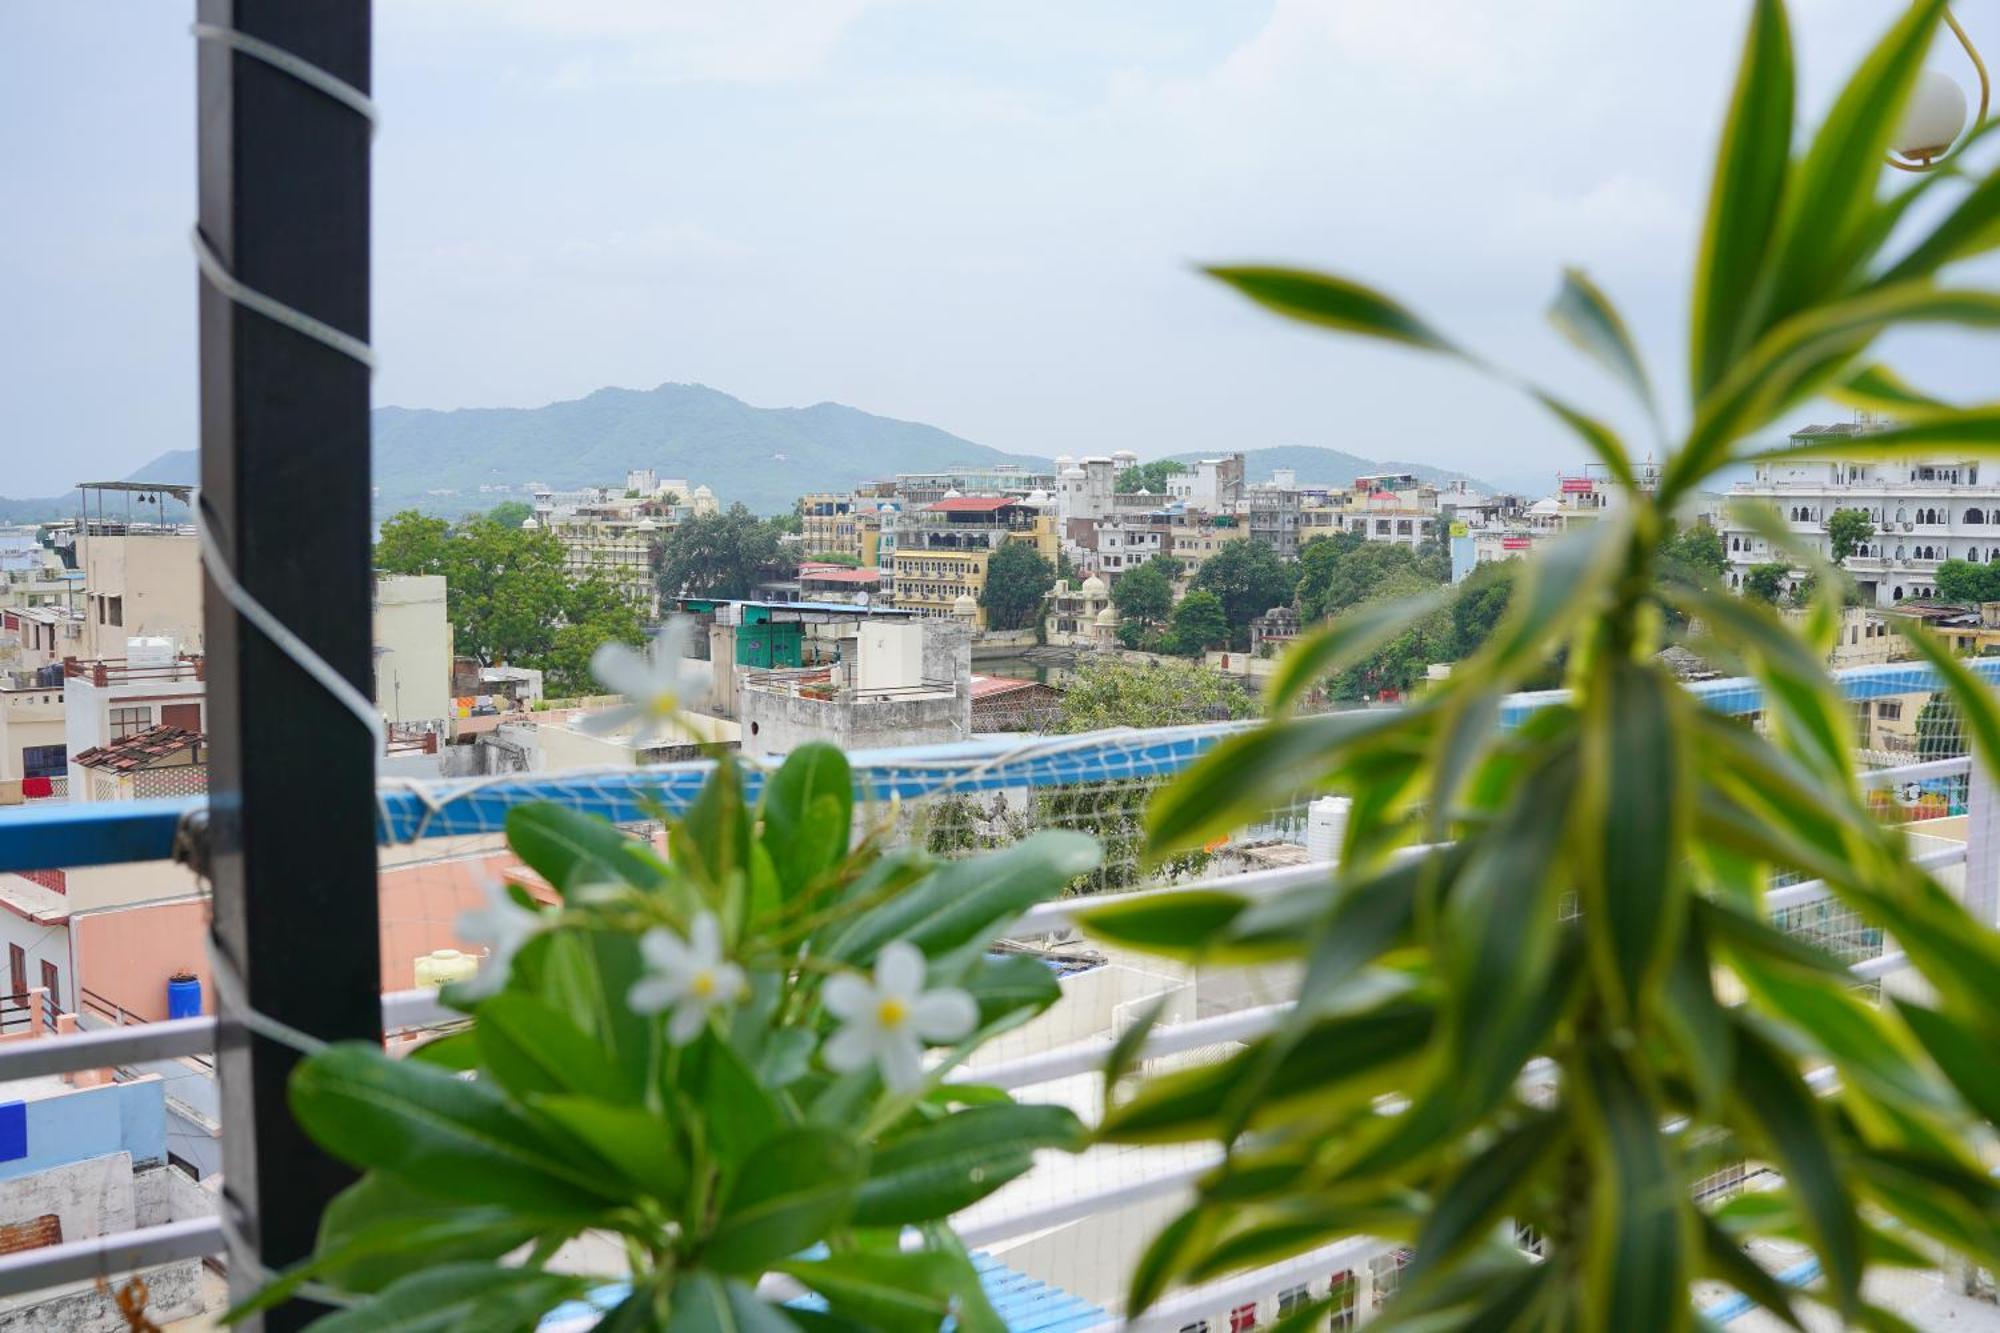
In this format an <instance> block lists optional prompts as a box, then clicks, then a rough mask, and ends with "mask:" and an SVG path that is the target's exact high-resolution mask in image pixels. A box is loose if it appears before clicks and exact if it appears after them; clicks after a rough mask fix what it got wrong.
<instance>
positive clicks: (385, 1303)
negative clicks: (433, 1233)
mask: <svg viewBox="0 0 2000 1333" xmlns="http://www.w3.org/2000/svg"><path fill="white" fill-rule="evenodd" d="M593 1281H595V1279H592V1278H587V1277H583V1276H581V1275H579V1274H575V1273H549V1272H545V1271H542V1270H540V1269H534V1268H509V1267H505V1266H502V1265H499V1264H481V1263H465V1264H439V1265H437V1266H436V1267H433V1268H429V1269H426V1270H424V1271H423V1272H420V1273H412V1274H411V1275H410V1276H409V1277H406V1278H404V1279H402V1280H401V1281H399V1282H395V1283H392V1284H391V1285H390V1286H388V1287H386V1288H384V1289H383V1290H382V1292H381V1293H380V1294H379V1295H377V1296H375V1297H374V1298H373V1299H372V1300H369V1301H367V1302H366V1303H365V1304H362V1305H357V1306H353V1307H351V1308H349V1309H345V1310H336V1311H334V1312H333V1313H332V1314H330V1315H327V1316H326V1317H325V1318H323V1319H320V1320H318V1321H316V1322H315V1323H314V1324H313V1327H314V1328H315V1329H320V1330H324V1333H449V1331H450V1330H452V1329H456V1328H460V1327H466V1328H519V1327H524V1326H526V1327H532V1326H533V1325H534V1323H535V1322H536V1321H535V1319H534V1316H536V1315H539V1314H541V1313H543V1312H545V1311H548V1310H552V1309H554V1308H555V1307H556V1306H558V1305H561V1304H562V1303H563V1302H564V1301H566V1300H569V1299H571V1298H572V1297H576V1296H580V1295H582V1294H583V1293H584V1292H585V1291H586V1290H588V1289H589V1287H590V1286H591V1285H592V1283H593ZM524 1316H525V1318H524Z"/></svg>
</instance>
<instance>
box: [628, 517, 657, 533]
mask: <svg viewBox="0 0 2000 1333" xmlns="http://www.w3.org/2000/svg"><path fill="white" fill-rule="evenodd" d="M659 526H660V525H659V524H657V523H655V522H653V520H652V519H650V518H642V519H640V520H639V521H638V523H637V524H635V525H634V527H635V529H636V530H637V531H639V532H654V531H657V530H658V528H659Z"/></svg>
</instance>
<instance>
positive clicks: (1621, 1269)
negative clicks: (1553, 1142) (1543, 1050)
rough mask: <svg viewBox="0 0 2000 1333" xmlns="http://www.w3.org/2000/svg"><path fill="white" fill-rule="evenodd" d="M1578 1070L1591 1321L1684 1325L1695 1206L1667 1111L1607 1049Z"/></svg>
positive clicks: (1628, 1326) (1633, 1326)
mask: <svg viewBox="0 0 2000 1333" xmlns="http://www.w3.org/2000/svg"><path fill="white" fill-rule="evenodd" d="M1575 1073H1576V1075H1577V1078H1576V1085H1577V1086H1576V1096H1577V1100H1578V1105H1579V1109H1581V1110H1582V1111H1583V1113H1584V1114H1583V1120H1584V1126H1585V1134H1586V1138H1587V1140H1588V1143H1589V1149H1590V1160H1591V1167H1592V1175H1593V1184H1592V1208H1591V1223H1592V1226H1591V1232H1590V1236H1589V1240H1588V1243H1587V1245H1586V1248H1585V1252H1584V1255H1583V1261H1584V1281H1585V1286H1584V1300H1585V1307H1586V1309H1587V1310H1589V1311H1592V1312H1593V1313H1592V1314H1591V1315H1590V1316H1589V1317H1588V1318H1587V1320H1586V1322H1587V1323H1588V1324H1590V1325H1591V1326H1593V1327H1597V1328H1606V1329H1612V1328H1615V1329H1620V1330H1632V1331H1633V1333H1639V1331H1640V1330H1645V1329H1677V1328H1682V1327H1685V1326H1686V1322H1687V1308H1688V1306H1687V1286H1688V1277H1689V1270H1690V1267H1691V1263H1690V1253H1689V1251H1690V1248H1691V1246H1690V1232H1691V1228H1692V1225H1693V1218H1692V1214H1693V1209H1692V1207H1691V1206H1690V1204H1689V1201H1688V1194H1687V1186H1686V1184H1685V1182H1683V1181H1682V1180H1681V1178H1680V1174H1679V1172H1677V1171H1676V1170H1675V1168H1674V1160H1673V1154H1672V1152H1671V1151H1670V1150H1669V1147H1668V1140H1667V1139H1666V1137H1665V1136H1664V1135H1663V1134H1661V1132H1660V1121H1661V1120H1662V1119H1663V1118H1664V1117H1663V1115H1662V1111H1663V1108H1662V1107H1660V1106H1659V1105H1658V1104H1657V1103H1656V1102H1655V1101H1654V1100H1653V1099H1652V1098H1651V1097H1648V1096H1647V1095H1646V1093H1645V1092H1644V1090H1643V1089H1641V1087H1640V1086H1639V1084H1638V1083H1637V1082H1636V1081H1634V1079H1633V1077H1632V1075H1631V1073H1630V1071H1629V1070H1627V1069H1626V1068H1625V1066H1624V1064H1623V1062H1622V1061H1620V1060H1619V1059H1618V1057H1617V1056H1616V1055H1615V1054H1614V1053H1613V1052H1612V1051H1611V1050H1610V1049H1608V1048H1607V1047H1604V1046H1592V1047H1590V1048H1588V1049H1586V1050H1585V1051H1584V1052H1583V1056H1582V1059H1581V1062H1580V1063H1579V1065H1578V1066H1577V1067H1576V1070H1575Z"/></svg>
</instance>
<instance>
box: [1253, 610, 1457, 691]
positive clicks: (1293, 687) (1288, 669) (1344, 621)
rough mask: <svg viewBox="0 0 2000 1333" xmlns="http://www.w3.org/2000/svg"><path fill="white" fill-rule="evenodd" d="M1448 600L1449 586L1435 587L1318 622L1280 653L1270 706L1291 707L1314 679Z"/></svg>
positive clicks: (1360, 656)
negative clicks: (1436, 588)
mask: <svg viewBox="0 0 2000 1333" xmlns="http://www.w3.org/2000/svg"><path fill="white" fill-rule="evenodd" d="M1449 600H1450V592H1449V590H1447V589H1443V588H1440V589H1438V590H1437V591H1435V592H1428V593H1422V594H1420V595H1418V596H1415V597H1403V598H1397V599H1396V600H1394V601H1385V602H1364V603H1363V604H1361V605H1360V606H1357V607H1354V608H1352V609H1351V610H1347V611H1343V612H1341V613H1340V615H1338V616H1336V617H1335V618H1334V619H1332V620H1330V621H1328V622H1327V623H1326V624H1324V625H1320V626H1317V627H1316V628H1314V630H1313V631H1312V632H1311V633H1310V634H1308V635H1306V636H1305V637H1304V638H1302V639H1300V640H1298V641H1297V642H1296V643H1294V644H1293V645H1292V646H1291V647H1290V648H1287V649H1286V650H1285V655H1284V657H1283V658H1282V659H1280V661H1279V663H1278V670H1277V674H1276V675H1274V676H1272V677H1271V686H1270V690H1269V696H1270V700H1271V709H1272V711H1273V712H1280V711H1283V710H1284V709H1286V708H1288V707H1290V706H1291V704H1292V703H1293V702H1294V701H1296V700H1297V699H1298V697H1299V696H1300V695H1301V694H1303V693H1305V692H1306V691H1307V690H1309V689H1311V688H1312V686H1313V684H1314V682H1316V681H1320V680H1323V679H1325V678H1326V677H1328V676H1331V675H1334V674H1336V673H1338V672H1341V671H1345V670H1346V669H1347V668H1348V667H1350V666H1353V665H1354V664H1355V663H1356V662H1359V661H1361V660H1362V659H1363V658H1365V657H1367V656H1368V655H1369V654H1370V653H1372V652H1374V651H1375V650H1376V649H1378V648H1380V647H1382V645H1383V644H1386V643H1388V642H1389V641H1390V640H1391V639H1393V638H1395V637H1396V636H1397V635H1398V634H1401V633H1402V632H1403V631H1404V630H1406V629H1408V628H1409V627H1410V626H1411V625H1414V624H1416V623H1417V622H1418V621H1419V620H1422V619H1423V618H1424V617H1425V616H1427V615H1429V614H1430V613H1431V612H1433V611H1435V610H1437V609H1438V608H1439V607H1440V606H1443V605H1444V604H1445V603H1446V602H1447V601H1449Z"/></svg>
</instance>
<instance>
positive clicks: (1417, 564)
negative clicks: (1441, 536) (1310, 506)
mask: <svg viewBox="0 0 2000 1333" xmlns="http://www.w3.org/2000/svg"><path fill="white" fill-rule="evenodd" d="M1450 578H1451V566H1450V564H1449V563H1448V562H1444V561H1440V560H1439V559H1438V558H1437V557H1436V556H1435V555H1429V554H1419V553H1418V552H1417V551H1415V550H1413V549H1411V548H1410V547H1408V546H1403V545H1400V544H1397V543H1391V542H1370V541H1362V540H1360V539H1358V538H1357V537H1356V536H1355V534H1353V533H1341V534H1339V535H1337V536H1333V537H1320V538H1316V539H1314V540H1312V541H1309V542H1307V543H1306V545H1305V549H1304V550H1302V551H1301V552H1300V553H1299V587H1298V597H1299V614H1300V616H1301V617H1303V618H1304V619H1306V620H1308V621H1311V620H1323V619H1325V618H1326V617H1328V616H1333V615H1337V614H1339V613H1340V612H1342V611H1345V610H1347V609H1348V608H1349V607H1351V606H1359V605H1361V604H1362V603H1363V602H1370V601H1376V600H1379V598H1380V594H1381V593H1382V592H1383V590H1384V589H1386V588H1388V587H1389V586H1391V585H1392V584H1404V585H1407V586H1414V587H1417V588H1418V589H1420V590H1421V589H1423V588H1430V587H1436V586H1438V585H1440V584H1442V583H1445V582H1446V581H1448V580H1449V579H1450Z"/></svg>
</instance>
